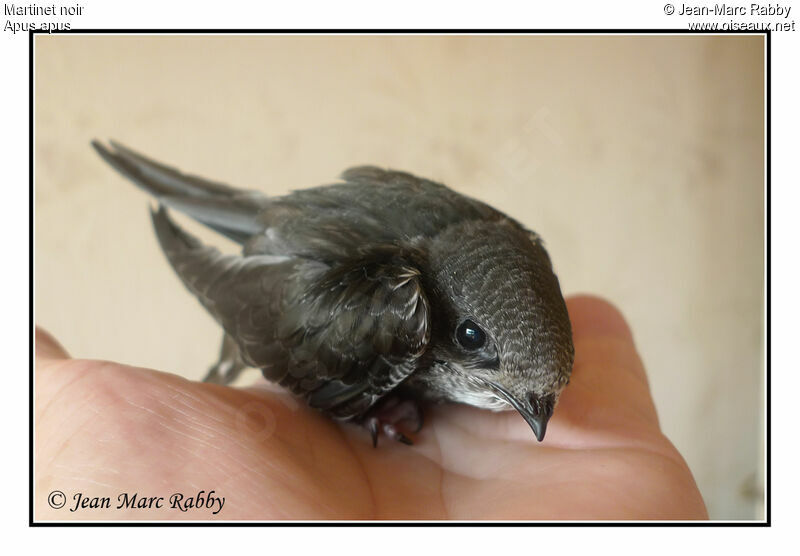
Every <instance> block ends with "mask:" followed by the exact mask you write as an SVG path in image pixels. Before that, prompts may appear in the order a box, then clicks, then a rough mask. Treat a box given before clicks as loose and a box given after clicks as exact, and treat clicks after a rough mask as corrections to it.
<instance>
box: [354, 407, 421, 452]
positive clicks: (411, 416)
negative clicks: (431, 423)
mask: <svg viewBox="0 0 800 556" xmlns="http://www.w3.org/2000/svg"><path fill="white" fill-rule="evenodd" d="M400 423H403V424H404V425H407V426H408V428H409V429H410V430H411V432H419V431H420V429H421V428H422V410H421V409H420V407H419V403H417V402H416V401H414V400H410V399H401V398H397V397H391V398H389V399H387V400H385V401H383V402H382V403H380V404H379V405H378V406H376V407H374V408H373V409H371V410H370V411H369V413H367V415H366V417H364V420H363V425H364V427H366V429H367V430H368V431H369V433H370V436H372V445H373V446H375V447H377V446H378V436H379V435H380V434H383V435H384V436H386V437H387V438H391V439H392V440H396V441H398V442H402V443H403V444H407V445H409V446H411V445H412V444H414V443H413V442H412V441H411V439H410V438H408V437H407V436H406V435H405V434H403V433H402V432H401V431H400V430H399V429H398V428H397V425H398V424H400ZM404 428H405V427H404Z"/></svg>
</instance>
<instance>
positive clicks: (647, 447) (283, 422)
mask: <svg viewBox="0 0 800 556" xmlns="http://www.w3.org/2000/svg"><path fill="white" fill-rule="evenodd" d="M567 305H568V309H569V313H570V319H571V320H572V325H573V334H574V342H575V366H574V370H573V373H572V378H571V382H570V384H569V386H568V387H567V389H566V390H565V391H564V393H563V394H562V396H561V400H560V402H559V404H558V406H557V407H556V410H555V414H554V416H553V418H552V420H551V421H550V424H549V426H548V429H547V436H546V438H545V440H544V442H542V443H538V442H536V439H535V438H534V436H533V433H532V432H531V430H530V428H529V427H528V425H527V424H526V423H525V421H523V419H522V418H521V417H520V416H519V414H517V413H516V412H512V411H509V412H502V413H492V412H490V411H484V410H478V409H474V408H470V407H466V406H459V405H442V406H435V407H427V408H426V411H425V426H424V427H423V429H422V430H421V431H420V432H419V433H417V434H413V435H410V436H412V437H413V439H414V441H415V445H414V446H412V447H409V446H406V445H403V444H400V443H397V442H391V441H389V440H387V439H386V438H381V440H380V442H379V445H378V448H377V449H375V448H373V447H372V444H371V442H370V439H369V435H368V433H367V432H366V431H365V430H364V429H361V428H359V427H357V426H354V425H347V424H339V423H335V422H333V421H331V420H330V419H328V418H326V417H324V416H323V415H320V414H318V413H316V412H314V411H312V410H310V409H307V408H306V407H305V406H303V404H301V403H299V402H298V401H296V400H294V399H293V398H291V397H290V396H289V395H287V394H285V393H281V392H279V391H276V390H275V389H274V388H268V387H265V386H264V385H257V386H254V387H251V388H244V389H240V388H231V387H223V386H218V385H213V384H204V383H200V382H192V381H189V380H186V379H183V378H180V377H178V376H176V375H173V374H169V373H164V372H158V371H154V370H150V369H143V368H136V367H130V366H127V365H122V364H119V363H112V362H107V361H90V360H83V359H71V358H70V357H69V356H68V355H67V353H66V352H65V351H64V349H63V348H62V347H61V346H60V345H59V344H58V343H57V342H56V341H55V340H54V339H53V338H52V337H51V336H49V335H48V334H47V333H46V332H44V331H42V330H37V333H36V369H35V373H36V375H35V380H36V382H35V407H34V410H35V452H34V455H35V467H34V479H35V491H34V505H35V511H34V517H35V519H36V520H51V519H58V520H64V519H66V520H69V519H83V520H95V519H102V520H125V519H140V520H164V519H194V520H206V519H214V520H247V519H259V520H275V519H303V520H306V519H436V520H438V519H464V520H482V519H500V520H520V519H521V520H540V519H546V520H560V519H580V520H595V519H599V520H606V519H612V520H628V519H637V520H642V519H648V520H649V519H668V520H672V519H707V518H708V515H707V512H706V509H705V505H704V503H703V500H702V498H701V496H700V493H699V491H698V489H697V485H696V484H695V482H694V479H693V477H692V474H691V472H690V471H689V468H688V467H687V465H686V463H685V462H684V460H683V458H682V457H681V455H680V454H679V453H678V451H677V450H676V449H675V447H674V446H673V445H672V444H671V443H670V441H669V440H668V439H667V438H666V437H665V436H664V435H663V434H662V432H661V430H660V428H659V424H658V418H657V416H656V411H655V408H654V405H653V400H652V397H651V395H650V390H649V387H648V383H647V377H646V375H645V371H644V367H643V366H642V362H641V360H640V359H639V356H638V355H637V353H636V349H635V347H634V344H633V340H632V337H631V332H630V330H629V328H628V326H627V324H626V323H625V321H624V319H623V317H622V316H621V315H620V314H619V312H618V311H617V310H616V309H614V308H613V307H612V306H611V305H609V304H608V303H606V302H604V301H602V300H600V299H598V298H593V297H585V296H583V297H575V298H572V299H569V300H568V302H567ZM212 489H213V490H214V491H215V496H216V497H224V498H225V503H224V506H223V508H222V510H221V511H220V512H219V513H218V514H216V515H212V514H211V510H208V509H193V510H190V511H187V512H181V511H179V510H178V509H173V508H171V507H169V497H170V496H171V495H172V494H173V493H182V494H184V496H187V497H188V496H193V495H195V494H196V493H197V492H198V491H199V490H204V491H205V492H206V493H207V492H208V491H209V490H212ZM54 490H60V491H62V492H63V493H64V495H65V499H66V500H65V504H64V507H63V508H61V509H58V510H56V509H52V508H51V507H50V506H49V505H48V503H47V500H48V495H49V493H50V492H52V491H54ZM77 493H81V498H79V499H83V500H85V501H86V502H85V503H88V504H90V505H91V503H92V499H93V498H97V499H101V498H102V497H108V498H109V500H110V507H109V508H105V509H104V508H91V507H88V508H83V509H78V510H76V511H74V512H71V511H70V509H71V508H74V507H75V504H76V499H75V496H76V494H77ZM121 493H127V494H128V495H132V494H133V493H138V496H139V497H140V498H141V497H164V498H165V501H164V502H163V503H162V507H161V508H157V507H153V508H149V509H141V508H122V509H116V507H117V506H118V505H119V501H118V496H119V495H120V494H121ZM96 503H97V502H96V501H95V505H96ZM217 507H218V506H217ZM217 507H215V508H214V509H217Z"/></svg>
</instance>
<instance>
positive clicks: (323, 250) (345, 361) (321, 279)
mask: <svg viewBox="0 0 800 556" xmlns="http://www.w3.org/2000/svg"><path fill="white" fill-rule="evenodd" d="M93 145H94V147H95V148H96V149H97V151H98V152H99V153H100V155H101V156H102V157H103V158H104V159H105V160H106V161H107V162H109V163H110V164H111V165H112V166H114V167H115V168H116V169H117V170H119V171H120V172H121V173H122V174H123V175H125V176H126V177H128V178H129V179H131V180H132V181H134V182H135V183H136V184H137V185H139V186H140V187H142V188H143V189H144V190H145V191H147V192H148V193H150V194H151V195H153V196H155V197H156V198H157V200H158V202H159V204H160V207H159V208H158V210H156V211H154V212H153V224H154V226H155V229H156V233H157V236H158V239H159V242H160V243H161V247H162V249H163V250H164V253H165V254H166V256H167V259H168V260H169V262H170V264H171V265H172V267H173V268H174V269H175V272H176V273H177V274H178V276H179V277H180V278H181V280H182V281H183V283H184V284H185V285H186V287H187V288H188V289H189V290H190V291H191V292H192V293H194V294H195V295H196V296H197V298H198V299H199V300H200V302H201V303H202V304H203V305H204V306H205V307H206V309H207V310H208V311H209V312H210V313H211V315H213V316H214V318H215V319H216V320H217V321H218V322H219V323H220V324H221V325H222V327H223V328H224V329H225V334H226V340H225V343H224V345H223V351H222V356H221V359H220V362H219V363H218V364H217V365H215V367H213V368H212V371H211V373H210V374H209V377H208V379H210V380H214V381H217V382H223V383H227V382H230V380H232V378H235V375H236V374H237V373H238V371H239V370H240V369H241V368H243V367H244V366H246V365H251V366H255V367H258V368H260V369H262V371H263V373H264V376H265V377H266V378H267V379H269V380H272V381H275V382H278V383H280V384H281V385H283V386H285V387H286V388H288V389H290V390H291V391H292V392H294V393H295V394H296V395H298V396H301V397H302V398H304V399H305V400H306V401H307V402H308V404H309V405H310V406H311V407H314V408H316V409H319V410H321V411H323V412H325V413H327V414H329V415H331V416H333V417H335V418H338V419H343V420H358V421H360V422H363V423H364V424H365V425H366V426H367V428H368V429H369V430H370V432H371V433H372V435H373V440H375V439H376V438H377V434H378V432H379V431H381V432H383V433H385V434H387V435H388V436H390V437H393V438H396V439H398V440H402V441H408V439H407V437H406V436H405V435H404V434H402V432H400V430H399V429H398V428H397V427H395V425H396V423H397V422H398V421H402V420H406V421H407V422H413V423H414V424H417V425H418V424H419V419H420V417H419V412H418V410H417V408H416V404H415V402H416V401H420V400H428V401H454V402H462V403H468V404H471V405H475V406H478V407H483V408H487V409H493V410H501V409H507V408H511V407H513V408H515V409H517V410H518V411H520V413H521V414H522V415H523V417H525V419H526V420H527V421H528V423H529V424H530V425H531V427H532V428H533V430H534V432H535V434H536V436H537V438H539V439H540V440H541V439H542V438H543V437H544V432H545V427H546V424H547V421H548V419H549V417H550V415H551V414H552V411H553V408H554V406H555V403H556V402H557V399H558V396H559V394H560V392H561V390H562V389H563V388H564V386H565V385H566V383H567V381H568V379H569V375H570V372H571V369H572V360H573V348H572V336H571V329H570V324H569V319H568V316H567V312H566V306H565V304H564V300H563V298H562V296H561V292H560V289H559V285H558V280H557V278H556V277H555V274H554V273H553V270H552V266H551V263H550V259H549V257H548V255H547V253H546V251H545V250H544V248H543V246H542V244H541V241H540V239H539V237H538V236H537V235H536V234H535V233H533V232H530V231H528V230H526V229H525V228H523V227H522V226H521V225H520V224H519V223H517V222H516V221H514V220H512V219H510V218H508V217H507V216H505V215H503V214H502V213H500V212H498V211H496V210H494V209H493V208H491V207H489V206H488V205H485V204H483V203H481V202H479V201H476V200H473V199H470V198H468V197H465V196H463V195H460V194H458V193H456V192H454V191H452V190H450V189H448V188H446V187H445V186H443V185H441V184H438V183H435V182H432V181H429V180H425V179H421V178H417V177H414V176H412V175H411V174H407V173H404V172H395V171H386V170H381V169H379V168H375V167H369V166H367V167H359V168H353V169H350V170H348V171H347V172H345V173H344V174H343V176H342V178H343V181H342V182H341V183H337V184H333V185H329V186H323V187H315V188H311V189H305V190H301V191H296V192H294V193H292V194H290V195H287V196H284V197H277V198H270V197H266V196H264V195H262V194H259V193H257V192H254V191H243V190H238V189H234V188H231V187H229V186H226V185H223V184H220V183H216V182H211V181H208V180H205V179H202V178H198V177H193V176H188V175H185V174H182V173H180V172H178V171H177V170H174V169H172V168H169V167H167V166H164V165H161V164H159V163H156V162H154V161H151V160H149V159H147V158H145V157H142V156H141V155H138V154H136V153H134V152H133V151H131V150H129V149H127V148H125V147H123V146H121V145H119V144H116V143H113V142H112V143H111V145H112V147H111V148H107V147H105V146H103V145H102V144H100V143H98V142H93ZM167 208H171V209H175V210H178V211H181V212H184V213H186V214H187V215H189V216H191V217H192V218H194V219H195V220H197V221H199V222H201V223H203V224H205V225H207V226H209V227H211V228H213V229H215V230H217V231H218V232H220V233H222V234H224V235H226V236H228V237H229V238H231V239H233V240H234V241H237V242H239V243H240V244H241V245H242V247H243V253H242V255H223V254H221V253H220V252H219V251H218V250H217V249H215V248H213V247H208V246H205V245H203V244H202V243H200V242H199V241H198V240H197V239H196V238H194V237H193V236H191V235H190V234H188V233H187V232H186V231H184V230H182V229H181V228H180V227H178V226H177V225H176V224H175V223H174V222H173V221H172V220H171V219H170V217H169V214H168V211H167ZM399 399H401V400H403V402H402V403H398V402H397V400H399ZM409 404H411V406H413V408H412V409H409Z"/></svg>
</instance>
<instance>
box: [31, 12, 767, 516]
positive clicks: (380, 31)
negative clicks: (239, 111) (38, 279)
mask: <svg viewBox="0 0 800 556" xmlns="http://www.w3.org/2000/svg"><path fill="white" fill-rule="evenodd" d="M65 34H66V35H93V34H97V35H99V34H114V35H168V34H180V35H212V34H214V35H216V34H219V35H234V34H235V35H244V34H253V35H385V34H390V35H685V36H691V35H762V36H764V37H765V38H766V43H765V50H764V58H765V73H764V79H765V90H764V102H765V136H764V140H765V147H766V150H765V152H764V157H765V158H764V166H765V174H766V176H765V178H766V179H765V210H766V220H765V234H766V236H765V237H766V249H765V261H764V262H765V269H766V278H765V284H764V286H765V294H766V299H765V303H766V316H765V322H764V324H765V326H766V345H765V354H766V366H765V374H766V384H765V388H766V390H765V396H766V405H765V412H766V414H765V424H766V435H765V459H766V461H765V475H766V478H765V484H764V494H765V501H764V509H765V520H764V521H752V522H750V521H720V522H714V521H676V522H671V521H653V522H649V521H634V522H627V521H590V522H584V521H481V522H473V521H368V522H363V521H290V522H282V521H202V522H184V521H174V522H173V521H170V522H164V521H152V522H149V521H78V522H72V521H36V520H34V516H33V498H34V488H33V482H34V481H33V441H34V438H33V401H34V391H33V372H34V361H35V357H34V330H35V322H34V315H33V229H34V227H33V216H34V215H33V212H34V210H33V200H34V199H33V188H34V178H33V171H34V163H33V149H34V128H33V119H34V118H33V116H34V89H33V84H34V83H33V76H34V73H33V72H34V48H33V42H34V35H65ZM771 37H772V31H771V30H763V31H748V30H733V31H715V30H705V29H704V30H691V31H690V30H688V29H622V28H614V29H574V28H573V29H563V28H561V29H543V28H539V29H522V28H505V29H477V28H475V29H471V28H467V29H445V28H430V29H428V28H413V29H400V28H399V29H391V28H372V29H358V28H351V29H315V28H305V29H302V28H300V29H298V28H294V29H253V28H244V29H235V28H231V29H176V28H168V29H142V28H139V29H124V28H123V29H113V28H98V29H69V30H59V31H42V30H32V31H28V103H29V104H28V240H29V244H28V277H29V299H28V305H29V314H28V328H29V335H28V351H29V366H28V373H29V374H28V385H29V389H28V403H29V411H28V441H29V446H28V467H29V475H28V494H29V500H28V504H29V506H28V526H29V527H771V526H772V496H771V492H772V482H771V479H772V477H771V452H772V450H771V447H772V446H771V440H772V419H771V402H772V394H771V393H772V381H771V369H772V367H771V363H772V353H771V351H772V350H771V247H772V237H771V227H770V224H771V207H772V198H771V183H772V164H771V160H772V158H771V148H772V145H771V143H772V125H771V120H772V89H771V87H772V66H771V63H772V56H771V55H772V46H771Z"/></svg>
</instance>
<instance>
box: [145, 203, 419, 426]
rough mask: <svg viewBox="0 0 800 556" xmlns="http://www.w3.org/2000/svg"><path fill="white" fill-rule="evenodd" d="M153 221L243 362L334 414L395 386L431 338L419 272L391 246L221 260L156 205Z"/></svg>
mask: <svg viewBox="0 0 800 556" xmlns="http://www.w3.org/2000/svg"><path fill="white" fill-rule="evenodd" d="M153 223H154V226H155V228H156V233H157V235H158V239H159V241H160V243H161V246H162V248H163V250H164V252H165V253H166V255H167V258H168V259H169V261H170V263H171V264H172V266H173V268H174V269H175V271H176V272H177V273H178V275H179V276H180V277H181V279H182V280H183V282H184V284H186V286H187V287H188V288H189V289H190V290H191V291H192V292H193V293H194V294H195V295H197V297H198V298H199V299H200V301H201V302H202V303H203V305H204V306H205V307H206V308H207V309H208V310H209V311H210V312H211V314H212V315H214V317H215V318H216V319H217V320H218V321H219V322H220V323H221V324H222V326H223V327H224V328H225V330H226V331H227V333H228V334H230V335H231V336H232V337H233V338H234V339H235V340H236V341H237V343H238V344H239V346H240V348H241V351H242V355H243V357H244V359H245V360H246V362H247V363H248V364H251V365H253V366H256V367H259V368H261V369H262V370H263V371H264V374H265V376H266V377H267V378H269V379H271V380H274V381H277V382H279V383H281V384H283V385H284V386H286V387H288V388H290V389H291V390H292V391H294V392H295V393H296V394H298V395H302V396H304V397H305V398H306V399H307V400H308V402H309V404H310V405H311V406H312V407H315V408H318V409H321V410H324V411H326V412H328V413H329V414H331V415H333V416H335V417H339V418H344V419H347V418H353V417H357V416H359V415H361V414H363V413H364V412H365V411H366V410H367V409H369V407H371V406H372V405H373V404H374V403H375V402H376V401H377V400H378V399H380V398H381V397H382V396H383V395H385V394H386V393H387V392H389V391H391V390H392V389H394V388H395V387H396V386H397V385H398V384H399V383H400V382H401V381H402V380H404V379H405V378H406V377H407V376H408V375H409V374H410V373H411V372H413V370H414V362H415V359H416V358H417V357H419V356H420V355H421V353H422V352H423V351H424V348H425V346H426V344H427V342H428V340H429V335H430V310H429V305H428V300H427V298H426V296H425V293H424V292H423V290H422V286H421V281H420V276H419V272H418V271H417V269H416V268H415V267H413V266H411V265H410V264H408V258H406V257H404V255H403V252H402V250H400V249H399V248H397V247H395V246H386V247H383V248H378V249H375V250H373V252H371V253H370V254H368V255H366V256H365V257H363V258H362V259H360V260H353V261H352V262H351V263H344V264H341V265H338V266H336V267H328V266H327V265H324V264H322V263H319V262H316V261H310V260H307V259H281V258H278V257H273V256H264V255H260V256H258V255H257V256H244V257H243V256H238V255H223V254H221V253H220V252H219V251H218V250H217V249H215V248H212V247H207V246H205V245H203V244H202V243H200V242H199V241H198V240H197V239H196V238H194V237H193V236H191V235H190V234H188V233H186V232H185V231H183V230H182V229H181V228H179V227H178V226H177V225H176V224H175V223H174V222H173V221H172V220H171V219H170V218H169V216H168V214H167V211H166V209H165V208H163V207H161V208H160V210H159V211H158V212H154V213H153Z"/></svg>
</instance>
